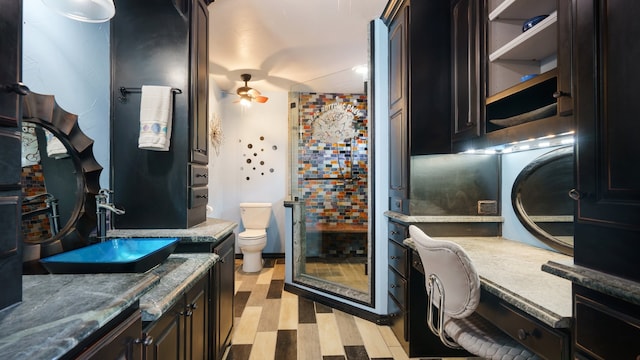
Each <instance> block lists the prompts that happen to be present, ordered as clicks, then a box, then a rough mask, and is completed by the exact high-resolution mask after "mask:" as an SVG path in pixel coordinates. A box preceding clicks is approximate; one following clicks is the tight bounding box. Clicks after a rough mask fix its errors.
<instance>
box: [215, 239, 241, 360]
mask: <svg viewBox="0 0 640 360" xmlns="http://www.w3.org/2000/svg"><path fill="white" fill-rule="evenodd" d="M213 252H214V253H216V254H218V256H220V258H219V259H218V263H217V264H216V266H215V267H214V268H213V276H212V279H213V282H212V284H211V292H212V295H211V326H212V327H211V331H212V332H213V333H212V337H211V341H212V347H211V350H212V354H211V357H210V358H211V359H214V360H222V359H223V357H224V353H225V351H226V349H227V347H229V346H231V331H232V330H233V318H234V312H233V299H234V295H235V291H234V286H235V265H234V259H235V235H234V234H233V233H231V234H230V235H229V236H228V237H226V238H225V239H224V240H223V241H222V242H221V243H220V244H219V245H216V247H215V248H214V249H213Z"/></svg>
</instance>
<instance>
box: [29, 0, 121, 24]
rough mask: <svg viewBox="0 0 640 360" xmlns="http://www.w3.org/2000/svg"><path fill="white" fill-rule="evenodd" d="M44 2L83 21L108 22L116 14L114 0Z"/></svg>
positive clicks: (51, 0) (57, 10) (70, 16)
mask: <svg viewBox="0 0 640 360" xmlns="http://www.w3.org/2000/svg"><path fill="white" fill-rule="evenodd" d="M42 2H43V3H44V4H45V5H47V6H48V7H50V8H51V9H53V10H54V11H56V12H57V13H59V14H61V15H64V16H66V17H68V18H70V19H73V20H78V21H83V22H90V23H101V22H106V21H109V20H110V19H111V18H112V17H113V16H114V15H115V14H116V7H115V5H114V4H113V0H42Z"/></svg>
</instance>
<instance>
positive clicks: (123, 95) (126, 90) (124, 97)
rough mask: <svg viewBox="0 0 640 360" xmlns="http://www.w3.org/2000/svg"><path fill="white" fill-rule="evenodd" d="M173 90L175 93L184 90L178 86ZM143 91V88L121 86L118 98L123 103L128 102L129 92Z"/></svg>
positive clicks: (180, 92)
mask: <svg viewBox="0 0 640 360" xmlns="http://www.w3.org/2000/svg"><path fill="white" fill-rule="evenodd" d="M171 91H172V92H173V93H174V94H182V90H180V89H177V88H171ZM141 92H142V88H128V87H124V86H121V87H120V94H121V95H120V96H118V100H119V101H120V102H121V103H126V102H127V94H131V93H141Z"/></svg>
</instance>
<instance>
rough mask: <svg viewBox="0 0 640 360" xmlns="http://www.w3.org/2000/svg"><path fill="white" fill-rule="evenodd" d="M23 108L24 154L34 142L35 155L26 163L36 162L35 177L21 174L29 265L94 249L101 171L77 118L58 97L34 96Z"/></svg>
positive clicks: (26, 171)
mask: <svg viewBox="0 0 640 360" xmlns="http://www.w3.org/2000/svg"><path fill="white" fill-rule="evenodd" d="M23 105H24V106H23V117H22V121H23V133H27V134H30V136H23V151H24V149H25V146H29V145H26V143H29V142H30V143H31V145H30V149H31V150H30V151H31V152H32V153H31V154H28V155H27V156H25V154H23V162H24V161H25V157H27V158H29V157H31V159H30V160H31V163H30V164H31V165H36V166H35V169H36V170H35V171H34V170H32V169H28V168H25V167H23V171H22V184H23V242H24V249H25V261H26V262H29V261H35V260H38V259H40V258H44V257H47V256H50V255H54V254H57V253H60V252H64V251H68V250H72V249H76V248H79V247H83V246H86V245H88V244H89V234H90V233H91V232H92V231H93V230H94V229H95V227H96V204H95V195H96V194H97V193H98V191H99V190H100V173H101V172H102V166H100V165H99V164H98V163H97V161H96V159H95V157H94V155H93V140H92V139H90V138H89V137H87V136H86V135H85V134H84V133H83V132H82V130H80V127H79V126H78V116H77V115H75V114H71V113H69V112H67V111H65V110H64V109H62V108H61V107H60V106H59V105H58V104H57V103H56V101H55V98H54V96H53V95H43V94H37V93H30V94H29V95H27V96H25V97H24V102H23ZM31 124H33V125H31ZM25 138H26V140H25ZM36 142H37V145H36ZM34 159H35V160H34ZM27 161H29V159H27ZM23 165H24V164H23ZM34 228H35V230H34Z"/></svg>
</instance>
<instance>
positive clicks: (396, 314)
mask: <svg viewBox="0 0 640 360" xmlns="http://www.w3.org/2000/svg"><path fill="white" fill-rule="evenodd" d="M388 301H389V314H390V315H391V317H390V319H389V321H390V322H391V323H390V324H389V326H390V327H391V330H392V331H393V333H394V334H395V335H396V337H397V338H398V339H402V340H404V341H408V340H409V331H408V327H409V326H408V325H409V323H408V322H407V313H406V311H404V310H403V308H402V306H400V305H399V304H398V301H397V300H396V299H395V298H394V297H393V296H391V294H389V299H388Z"/></svg>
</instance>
